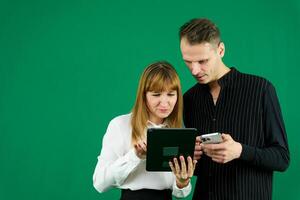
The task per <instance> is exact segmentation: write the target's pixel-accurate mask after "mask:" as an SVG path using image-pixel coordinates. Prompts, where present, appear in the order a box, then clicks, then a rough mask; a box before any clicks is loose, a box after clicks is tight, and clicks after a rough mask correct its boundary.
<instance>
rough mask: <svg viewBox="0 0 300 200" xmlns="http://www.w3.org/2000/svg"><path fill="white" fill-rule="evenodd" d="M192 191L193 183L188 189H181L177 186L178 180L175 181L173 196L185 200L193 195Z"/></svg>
mask: <svg viewBox="0 0 300 200" xmlns="http://www.w3.org/2000/svg"><path fill="white" fill-rule="evenodd" d="M191 191H192V185H191V181H190V182H189V184H188V185H187V186H186V187H184V188H181V189H180V188H178V187H177V185H176V178H175V181H174V183H173V192H172V195H173V196H175V197H176V198H180V199H181V198H185V197H187V196H188V195H189V194H190V193H191Z"/></svg>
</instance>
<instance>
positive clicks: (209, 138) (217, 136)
mask: <svg viewBox="0 0 300 200" xmlns="http://www.w3.org/2000/svg"><path fill="white" fill-rule="evenodd" d="M200 138H201V141H202V143H203V144H218V143H221V142H222V141H223V139H222V135H221V133H209V134H204V135H201V136H200Z"/></svg>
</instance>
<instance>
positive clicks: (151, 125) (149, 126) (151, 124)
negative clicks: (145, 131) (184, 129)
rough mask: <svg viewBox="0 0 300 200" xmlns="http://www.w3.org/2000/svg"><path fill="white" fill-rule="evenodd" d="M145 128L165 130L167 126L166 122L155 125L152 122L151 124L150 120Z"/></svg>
mask: <svg viewBox="0 0 300 200" xmlns="http://www.w3.org/2000/svg"><path fill="white" fill-rule="evenodd" d="M147 127H148V128H167V127H168V124H167V123H166V122H164V123H162V124H155V123H154V122H151V121H150V120H148V121H147Z"/></svg>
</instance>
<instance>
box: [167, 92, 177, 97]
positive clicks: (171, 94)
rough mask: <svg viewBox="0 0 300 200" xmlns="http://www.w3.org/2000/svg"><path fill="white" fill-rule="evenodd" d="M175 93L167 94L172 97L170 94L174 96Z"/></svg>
mask: <svg viewBox="0 0 300 200" xmlns="http://www.w3.org/2000/svg"><path fill="white" fill-rule="evenodd" d="M175 95H176V94H175V93H169V94H168V96H171V97H172V96H175Z"/></svg>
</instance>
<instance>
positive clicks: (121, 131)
mask: <svg viewBox="0 0 300 200" xmlns="http://www.w3.org/2000/svg"><path fill="white" fill-rule="evenodd" d="M130 121H131V114H127V115H121V116H118V117H116V118H114V119H113V120H111V122H110V123H109V125H108V128H107V131H106V133H105V135H104V137H103V143H102V150H101V153H100V155H99V156H98V162H97V165H96V168H95V171H94V175H93V183H94V187H95V188H96V189H97V191H99V192H104V191H106V190H108V189H109V188H111V187H117V188H121V189H130V190H139V189H146V188H147V189H156V190H163V189H172V190H173V193H172V194H173V195H174V196H175V197H177V198H183V197H186V196H187V195H188V194H189V193H190V192H191V188H192V186H191V184H190V183H189V185H188V186H187V187H185V188H182V189H179V188H178V187H177V186H176V178H175V176H174V174H173V173H172V172H148V171H146V160H141V159H140V158H139V157H137V156H136V154H135V151H134V148H133V147H132V145H131V130H132V129H131V125H130ZM165 126H166V125H165V124H161V125H155V124H154V123H152V122H149V121H148V127H165Z"/></svg>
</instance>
